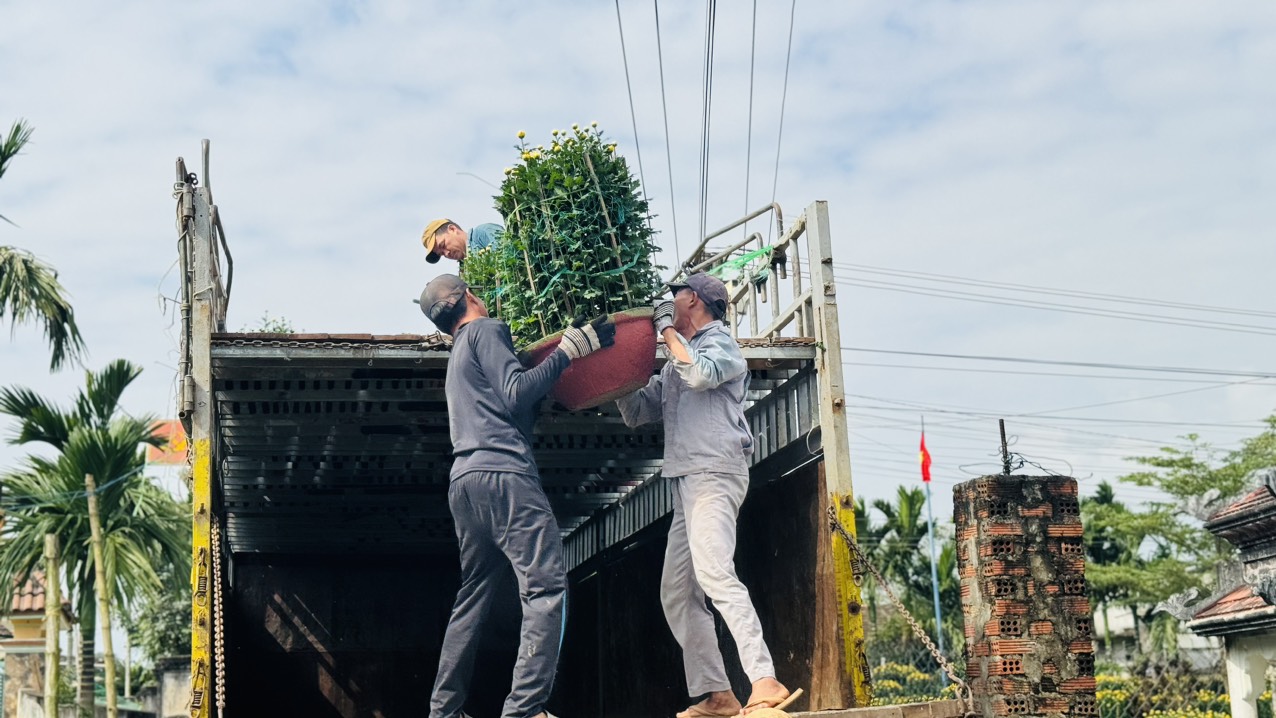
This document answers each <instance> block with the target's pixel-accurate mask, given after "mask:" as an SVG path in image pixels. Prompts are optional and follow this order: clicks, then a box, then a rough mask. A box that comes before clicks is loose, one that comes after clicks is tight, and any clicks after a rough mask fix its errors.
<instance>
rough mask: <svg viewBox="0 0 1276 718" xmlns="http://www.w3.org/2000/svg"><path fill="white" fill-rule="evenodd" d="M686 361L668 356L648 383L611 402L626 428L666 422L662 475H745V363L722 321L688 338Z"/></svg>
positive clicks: (748, 436) (749, 436) (748, 440)
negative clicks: (667, 359) (654, 422)
mask: <svg viewBox="0 0 1276 718" xmlns="http://www.w3.org/2000/svg"><path fill="white" fill-rule="evenodd" d="M678 341H679V342H682V344H683V346H685V347H686V348H687V353H688V354H689V355H690V357H691V361H690V362H681V361H678V359H677V358H675V357H673V356H672V355H671V356H670V357H669V362H668V363H667V364H665V366H664V368H663V369H661V371H660V374H658V375H656V376H654V377H652V378H651V381H649V382H647V386H645V387H643V388H642V389H639V390H638V391H636V392H634V393H633V394H630V395H629V396H626V397H622V398H620V399H618V400H617V401H616V404H617V406H618V407H619V408H620V415H621V417H622V418H623V419H624V420H625V424H626V425H627V426H630V427H634V426H641V425H643V424H648V423H651V422H653V421H660V420H661V419H663V420H664V422H665V460H664V465H663V467H662V468H661V473H662V474H664V475H665V476H669V477H673V476H687V475H688V474H697V473H701V472H720V473H729V474H747V473H748V471H749V456H750V455H751V454H752V453H753V433H752V432H751V431H750V430H749V423H748V422H747V421H745V418H744V402H745V399H746V397H747V394H748V388H749V367H748V365H747V364H746V363H745V361H744V355H742V354H741V353H740V345H739V344H737V343H736V341H735V338H734V337H732V336H731V332H730V331H728V330H727V328H726V326H725V325H724V324H723V323H722V322H720V321H715V322H710V323H709V324H707V325H705V326H704V327H702V328H701V329H700V331H698V332H696V334H695V336H693V337H692V338H691V341H687V340H686V339H683V338H682V337H681V336H679V337H678Z"/></svg>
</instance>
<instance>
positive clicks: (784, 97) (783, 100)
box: [766, 0, 797, 242]
mask: <svg viewBox="0 0 1276 718" xmlns="http://www.w3.org/2000/svg"><path fill="white" fill-rule="evenodd" d="M795 17H797V0H793V2H792V3H791V4H790V6H789V44H788V49H787V50H786V51H785V53H784V89H783V90H781V91H780V128H779V130H778V131H777V132H776V135H775V176H774V177H773V178H772V179H771V203H772V204H775V196H776V190H778V189H779V187H780V146H781V145H782V144H783V142H784V106H785V105H786V104H787V103H788V100H789V64H790V62H791V61H792V60H793V20H794V18H795ZM766 234H767V242H770V241H771V225H770V223H767V230H766Z"/></svg>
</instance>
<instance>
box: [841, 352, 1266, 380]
mask: <svg viewBox="0 0 1276 718" xmlns="http://www.w3.org/2000/svg"><path fill="white" fill-rule="evenodd" d="M842 351H844V352H860V353H868V354H892V355H900V356H919V357H932V358H942V359H962V360H969V361H990V362H1009V363H1017V364H1042V365H1053V366H1071V367H1081V368H1087V369H1117V370H1121V371H1146V372H1163V373H1166V374H1200V375H1203V376H1236V377H1251V378H1256V379H1276V372H1267V371H1236V370H1231V369H1208V368H1189V367H1175V366H1149V365H1138V364H1119V363H1116V362H1087V361H1067V360H1063V359H1033V358H1027V357H1000V356H985V355H979V354H948V353H942V352H922V351H907V350H902V349H873V348H869V347H842Z"/></svg>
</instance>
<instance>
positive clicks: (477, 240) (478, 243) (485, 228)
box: [466, 222, 505, 253]
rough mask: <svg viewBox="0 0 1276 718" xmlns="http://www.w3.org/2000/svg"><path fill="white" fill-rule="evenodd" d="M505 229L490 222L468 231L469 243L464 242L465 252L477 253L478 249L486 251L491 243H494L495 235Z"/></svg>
mask: <svg viewBox="0 0 1276 718" xmlns="http://www.w3.org/2000/svg"><path fill="white" fill-rule="evenodd" d="M504 231H505V228H504V227H502V226H501V225H499V224H493V223H491V222H489V223H487V224H480V225H479V226H477V227H475V228H474V229H471V230H470V238H469V241H467V242H466V247H467V249H466V252H467V253H468V252H477V251H479V250H480V249H487V247H488V246H489V245H491V244H492V242H495V241H496V235H497V234H499V233H501V232H504Z"/></svg>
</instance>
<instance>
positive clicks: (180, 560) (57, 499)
mask: <svg viewBox="0 0 1276 718" xmlns="http://www.w3.org/2000/svg"><path fill="white" fill-rule="evenodd" d="M139 373H141V369H140V368H138V367H136V366H134V365H132V364H130V363H129V362H127V361H124V360H117V361H115V362H113V363H111V364H110V365H108V366H107V367H106V368H105V369H103V370H102V371H100V372H97V373H94V372H88V373H87V376H86V382H85V387H84V388H83V389H81V390H80V391H79V392H78V394H77V396H76V398H75V401H74V405H73V407H72V408H70V409H64V408H62V407H60V406H58V405H56V404H55V403H53V402H51V401H49V400H48V399H46V398H44V397H42V396H39V395H38V394H36V393H34V392H32V391H30V390H28V389H25V388H15V387H7V388H4V389H0V413H3V414H8V415H9V416H12V417H14V418H15V419H17V420H18V428H17V432H16V434H15V436H14V437H13V439H12V443H15V444H29V443H44V444H47V445H49V446H51V447H52V448H54V449H56V451H57V454H56V456H54V457H52V458H46V457H43V456H35V455H33V456H28V457H27V458H26V459H25V460H24V462H23V463H22V465H21V466H20V467H19V468H18V469H16V470H13V471H10V472H8V473H6V474H5V475H4V476H3V477H0V481H2V482H3V493H2V494H0V509H3V510H4V512H5V515H6V523H5V526H4V538H5V539H6V541H5V543H4V546H3V549H0V601H3V602H7V601H9V600H10V599H9V594H11V592H12V590H13V587H14V585H15V582H16V581H18V580H20V579H23V578H25V577H26V576H27V575H29V574H30V572H31V571H32V570H34V569H36V568H37V567H38V566H39V563H40V560H41V556H42V552H43V546H44V535H45V534H47V533H52V534H56V535H57V536H58V539H59V541H60V545H61V546H62V562H63V571H64V578H63V581H64V583H63V585H64V586H65V587H66V588H65V590H66V592H67V595H68V597H69V598H70V600H71V602H72V605H74V606H75V607H76V612H77V613H78V614H79V617H80V654H79V655H80V661H81V666H80V705H81V709H84V708H85V707H86V704H87V707H90V708H91V705H92V704H91V701H92V696H93V690H92V688H93V658H94V649H95V646H96V635H95V633H96V627H97V621H96V606H95V593H94V565H93V554H92V551H91V544H90V530H89V517H88V500H87V494H86V491H85V488H84V477H85V475H86V474H92V475H94V476H95V477H96V478H97V480H98V506H99V513H100V515H101V522H102V534H103V537H104V539H105V540H104V546H103V551H104V560H105V563H106V566H105V567H104V568H105V569H106V574H107V577H108V579H107V581H108V589H109V591H110V593H111V595H110V596H109V597H108V598H109V599H110V600H111V601H112V604H113V605H115V606H118V607H120V608H122V609H124V611H125V612H128V611H130V610H131V609H132V607H133V604H134V602H135V600H136V599H137V598H138V597H139V596H142V595H144V594H145V592H146V591H154V590H160V589H161V588H162V586H163V582H162V580H161V577H160V575H159V573H158V571H157V569H156V567H157V566H172V567H173V569H172V570H173V572H174V573H175V575H177V576H184V575H186V572H188V571H189V565H190V563H189V562H190V552H189V550H188V546H189V544H188V540H189V539H188V537H187V536H186V534H187V533H188V530H189V528H188V525H187V517H186V514H185V513H184V512H183V511H182V507H181V506H180V504H178V502H177V501H175V500H174V499H173V497H172V496H170V495H169V494H168V492H166V491H165V490H164V489H163V488H161V487H159V486H157V485H156V484H155V483H153V482H151V481H150V480H148V479H147V478H146V477H144V476H142V474H141V470H142V468H143V466H144V462H145V454H144V453H143V451H141V449H140V447H142V446H143V445H152V446H159V445H161V444H162V443H163V440H162V439H160V438H159V437H157V436H156V435H155V434H154V432H153V427H154V425H155V419H154V417H151V416H129V415H125V414H123V412H122V411H121V410H120V397H121V395H122V394H123V392H124V390H125V389H126V388H127V387H128V386H129V385H130V384H131V383H132V382H133V380H134V379H136V378H137V376H138V374H139Z"/></svg>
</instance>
